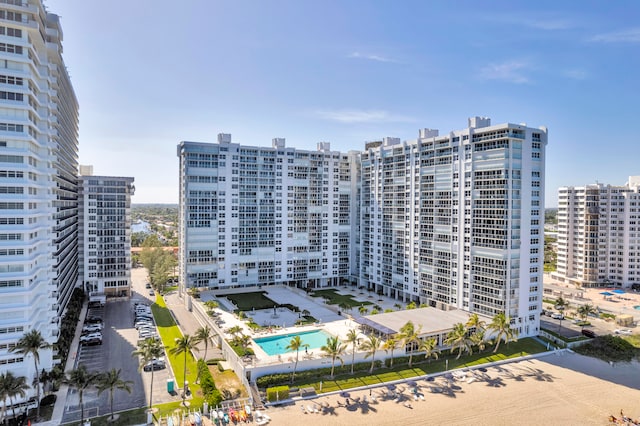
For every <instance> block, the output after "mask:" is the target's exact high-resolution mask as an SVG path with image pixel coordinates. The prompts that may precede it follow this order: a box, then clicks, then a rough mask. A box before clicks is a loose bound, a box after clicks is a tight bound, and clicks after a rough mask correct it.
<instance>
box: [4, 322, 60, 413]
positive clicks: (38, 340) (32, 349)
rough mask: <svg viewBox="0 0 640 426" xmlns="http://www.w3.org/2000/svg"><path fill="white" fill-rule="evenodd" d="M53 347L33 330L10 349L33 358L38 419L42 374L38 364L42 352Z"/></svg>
mask: <svg viewBox="0 0 640 426" xmlns="http://www.w3.org/2000/svg"><path fill="white" fill-rule="evenodd" d="M49 348H51V345H50V344H49V343H48V342H47V341H46V340H44V337H42V334H41V333H40V332H39V331H38V330H31V331H28V332H26V333H25V334H24V335H23V336H22V337H21V338H20V340H18V342H16V346H14V347H13V348H11V349H10V351H11V352H14V353H17V354H20V355H24V356H26V355H29V354H31V355H32V356H33V364H34V366H35V370H34V371H35V372H36V377H35V380H36V396H37V399H38V400H37V402H38V403H37V405H36V419H38V418H40V373H39V369H38V362H40V350H44V349H49Z"/></svg>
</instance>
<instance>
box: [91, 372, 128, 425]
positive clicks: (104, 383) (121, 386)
mask: <svg viewBox="0 0 640 426" xmlns="http://www.w3.org/2000/svg"><path fill="white" fill-rule="evenodd" d="M120 372H121V370H120V369H117V370H116V369H115V368H112V369H111V370H109V371H107V372H106V373H103V374H101V375H100V377H99V378H98V395H100V394H101V393H102V392H104V391H106V390H108V391H109V405H110V407H111V420H112V421H113V420H114V419H113V392H114V391H115V390H116V389H118V390H123V391H126V392H127V393H131V385H132V384H133V382H132V381H131V380H122V379H121V378H120Z"/></svg>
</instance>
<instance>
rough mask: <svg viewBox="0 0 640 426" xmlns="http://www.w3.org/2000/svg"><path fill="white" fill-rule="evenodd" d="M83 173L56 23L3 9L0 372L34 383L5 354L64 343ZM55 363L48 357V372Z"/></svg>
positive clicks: (23, 6) (19, 4) (40, 14)
mask: <svg viewBox="0 0 640 426" xmlns="http://www.w3.org/2000/svg"><path fill="white" fill-rule="evenodd" d="M77 170H78V102H77V99H76V97H75V94H74V91H73V87H72V86H71V82H70V79H69V75H68V73H67V69H66V67H65V64H64V61H63V58H62V30H61V27H60V22H59V18H58V16H57V15H54V14H52V13H48V12H47V11H46V10H45V8H44V6H43V4H42V2H41V1H40V0H20V1H17V0H7V1H3V2H0V299H1V300H2V305H0V318H1V319H0V370H2V371H4V370H5V369H8V370H11V371H13V372H14V373H16V375H19V376H26V377H27V382H28V383H31V380H32V379H33V377H34V374H35V372H34V371H33V368H34V367H33V361H32V360H31V359H29V360H25V359H22V358H21V357H19V356H17V355H16V354H13V353H11V352H9V351H8V349H10V348H11V347H12V346H13V345H14V344H15V342H16V341H17V340H18V339H19V338H20V337H22V335H23V334H24V333H25V332H27V331H30V330H33V329H35V330H39V331H40V332H41V333H42V335H43V337H44V338H45V339H46V340H47V342H49V343H55V342H56V341H57V335H58V329H59V324H58V321H59V320H60V318H61V316H62V313H63V311H64V309H65V307H66V305H67V303H68V301H69V298H70V296H71V293H72V291H73V288H74V287H75V286H76V283H77V279H78V254H77V253H78V246H77V241H78V188H77ZM53 362H54V361H53V353H52V351H51V350H47V351H41V353H40V367H41V368H44V369H50V368H51V367H52V365H53ZM29 392H30V393H31V392H33V389H30V390H29Z"/></svg>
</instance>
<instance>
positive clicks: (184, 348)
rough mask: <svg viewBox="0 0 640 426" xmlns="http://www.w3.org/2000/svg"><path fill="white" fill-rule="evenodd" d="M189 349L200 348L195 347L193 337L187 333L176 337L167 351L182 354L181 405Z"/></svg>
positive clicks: (184, 398) (185, 397) (184, 388)
mask: <svg viewBox="0 0 640 426" xmlns="http://www.w3.org/2000/svg"><path fill="white" fill-rule="evenodd" d="M191 351H196V352H199V351H200V349H198V348H197V347H196V341H195V338H194V337H193V336H190V335H188V334H185V335H184V336H182V337H178V338H176V344H175V346H174V347H172V348H171V349H169V353H170V354H171V355H173V356H178V355H180V354H184V371H183V387H182V405H184V401H185V400H186V399H187V354H189V353H191Z"/></svg>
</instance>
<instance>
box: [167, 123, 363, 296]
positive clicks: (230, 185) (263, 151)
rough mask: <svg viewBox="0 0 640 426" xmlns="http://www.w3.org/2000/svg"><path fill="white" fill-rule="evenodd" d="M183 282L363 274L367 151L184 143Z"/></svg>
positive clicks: (222, 139) (316, 283) (310, 280)
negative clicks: (360, 184) (360, 176)
mask: <svg viewBox="0 0 640 426" xmlns="http://www.w3.org/2000/svg"><path fill="white" fill-rule="evenodd" d="M178 157H179V160H180V212H179V222H180V255H179V268H180V289H181V291H182V290H184V289H185V288H187V287H209V288H213V289H218V288H227V287H244V286H256V285H268V284H286V285H292V286H297V287H301V288H315V287H325V286H329V285H337V284H340V283H341V280H342V279H349V277H352V276H354V273H355V272H356V271H357V267H356V266H354V262H355V261H356V257H355V256H353V253H354V252H353V251H352V250H353V248H354V247H355V242H356V238H357V220H358V215H357V204H356V197H355V196H354V182H353V181H352V176H353V173H354V170H356V168H357V161H358V154H357V153H350V154H341V153H339V152H336V151H331V150H330V145H329V143H326V142H322V143H319V144H318V150H317V151H302V150H297V149H294V148H288V147H285V140H284V139H280V138H278V139H274V140H273V142H272V146H271V147H256V146H245V145H240V144H237V143H232V142H231V135H228V134H220V135H218V143H215V144H213V143H199V142H181V143H180V144H179V146H178Z"/></svg>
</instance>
